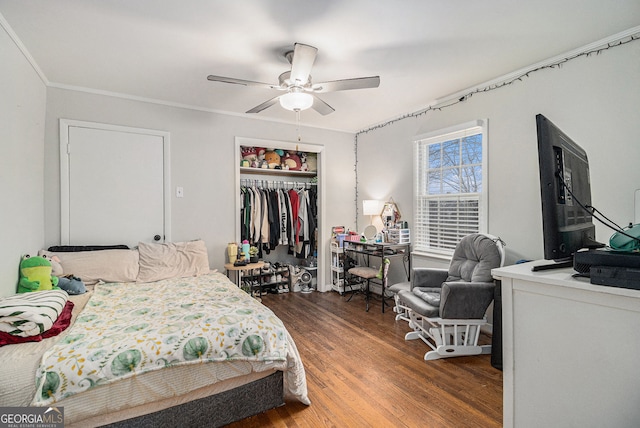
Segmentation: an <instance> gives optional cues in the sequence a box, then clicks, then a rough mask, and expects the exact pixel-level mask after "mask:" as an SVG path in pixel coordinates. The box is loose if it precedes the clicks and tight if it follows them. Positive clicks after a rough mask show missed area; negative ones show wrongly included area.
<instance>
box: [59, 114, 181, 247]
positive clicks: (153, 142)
mask: <svg viewBox="0 0 640 428" xmlns="http://www.w3.org/2000/svg"><path fill="white" fill-rule="evenodd" d="M60 125H61V126H60V132H61V139H60V144H61V147H60V158H61V163H60V164H61V204H62V207H61V208H62V210H61V213H62V215H61V219H62V225H61V226H62V227H61V244H62V245H114V244H126V245H129V246H135V245H137V244H138V242H140V241H143V242H150V241H153V240H154V238H157V239H156V240H164V239H165V238H166V239H167V240H168V239H170V237H169V236H168V235H169V230H168V224H169V223H168V216H169V212H168V210H169V203H170V200H169V198H168V197H167V195H168V194H169V193H168V189H169V186H168V183H167V181H168V179H167V178H166V177H168V171H165V169H166V168H168V164H169V163H168V159H167V158H168V134H167V133H163V132H159V131H149V130H142V129H137V128H125V127H116V126H110V125H101V124H94V123H87V122H77V121H63V120H61V123H60ZM65 180H66V183H65Z"/></svg>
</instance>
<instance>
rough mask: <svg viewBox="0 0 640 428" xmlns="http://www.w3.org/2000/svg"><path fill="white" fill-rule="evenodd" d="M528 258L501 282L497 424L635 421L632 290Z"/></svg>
mask: <svg viewBox="0 0 640 428" xmlns="http://www.w3.org/2000/svg"><path fill="white" fill-rule="evenodd" d="M536 263H544V261H540V262H531V263H523V264H519V265H514V266H508V267H504V268H499V269H494V270H493V271H492V273H493V276H494V277H495V278H497V279H500V280H501V281H502V324H503V358H502V359H503V382H504V389H503V391H504V392H503V394H504V403H503V405H504V408H503V409H504V410H503V411H504V426H505V427H517V428H526V427H543V426H548V427H551V426H554V427H569V426H573V427H605V426H608V427H614V426H615V427H637V426H638V422H639V421H640V406H639V405H638V403H640V387H639V385H640V369H638V367H639V365H638V358H639V357H638V356H639V355H640V338H639V337H640V336H639V335H638V332H640V291H638V290H630V289H625V288H616V287H607V286H601V285H593V284H590V283H589V280H588V279H584V278H573V277H572V274H573V273H574V271H573V270H572V269H569V268H567V269H559V270H549V271H540V272H532V271H531V267H532V266H533V265H534V264H536Z"/></svg>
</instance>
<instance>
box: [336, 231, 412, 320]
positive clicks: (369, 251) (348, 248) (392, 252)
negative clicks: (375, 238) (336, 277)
mask: <svg viewBox="0 0 640 428" xmlns="http://www.w3.org/2000/svg"><path fill="white" fill-rule="evenodd" d="M343 249H344V252H345V253H346V254H351V255H355V256H356V257H352V258H356V259H357V256H358V255H360V256H362V258H363V259H364V265H365V266H370V263H371V258H377V259H379V260H380V266H382V264H383V263H384V259H385V258H388V259H392V258H397V257H402V262H403V265H404V269H405V273H406V275H407V281H408V280H410V279H411V244H410V243H404V244H396V243H393V242H353V241H344V243H343ZM382 272H383V276H382V279H377V278H376V279H375V281H376V282H380V284H381V285H382V293H381V294H382V312H383V313H384V305H385V304H386V302H385V298H386V296H385V291H386V290H385V287H386V283H387V274H388V273H386V272H384V269H383V270H382ZM346 282H347V278H345V284H346ZM365 293H366V297H367V298H368V297H369V289H368V287H367V290H366V291H365Z"/></svg>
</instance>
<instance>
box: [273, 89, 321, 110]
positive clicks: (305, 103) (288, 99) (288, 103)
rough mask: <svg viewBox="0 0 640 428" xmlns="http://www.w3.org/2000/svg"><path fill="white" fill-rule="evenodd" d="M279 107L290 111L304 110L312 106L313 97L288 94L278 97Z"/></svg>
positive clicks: (301, 93)
mask: <svg viewBox="0 0 640 428" xmlns="http://www.w3.org/2000/svg"><path fill="white" fill-rule="evenodd" d="M280 105H281V106H282V108H284V109H287V110H291V111H296V110H306V109H308V108H309V107H311V106H312V105H313V95H311V94H307V93H306V92H288V93H286V94H284V95H281V96H280Z"/></svg>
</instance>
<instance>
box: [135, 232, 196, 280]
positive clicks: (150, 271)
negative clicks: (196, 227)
mask: <svg viewBox="0 0 640 428" xmlns="http://www.w3.org/2000/svg"><path fill="white" fill-rule="evenodd" d="M138 252H139V254H140V269H139V271H138V279H137V282H153V281H160V280H161V279H167V278H181V277H185V276H198V275H202V274H204V273H209V255H208V253H207V247H206V245H205V244H204V241H202V240H196V241H189V242H170V243H164V244H156V243H148V242H140V243H138Z"/></svg>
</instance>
